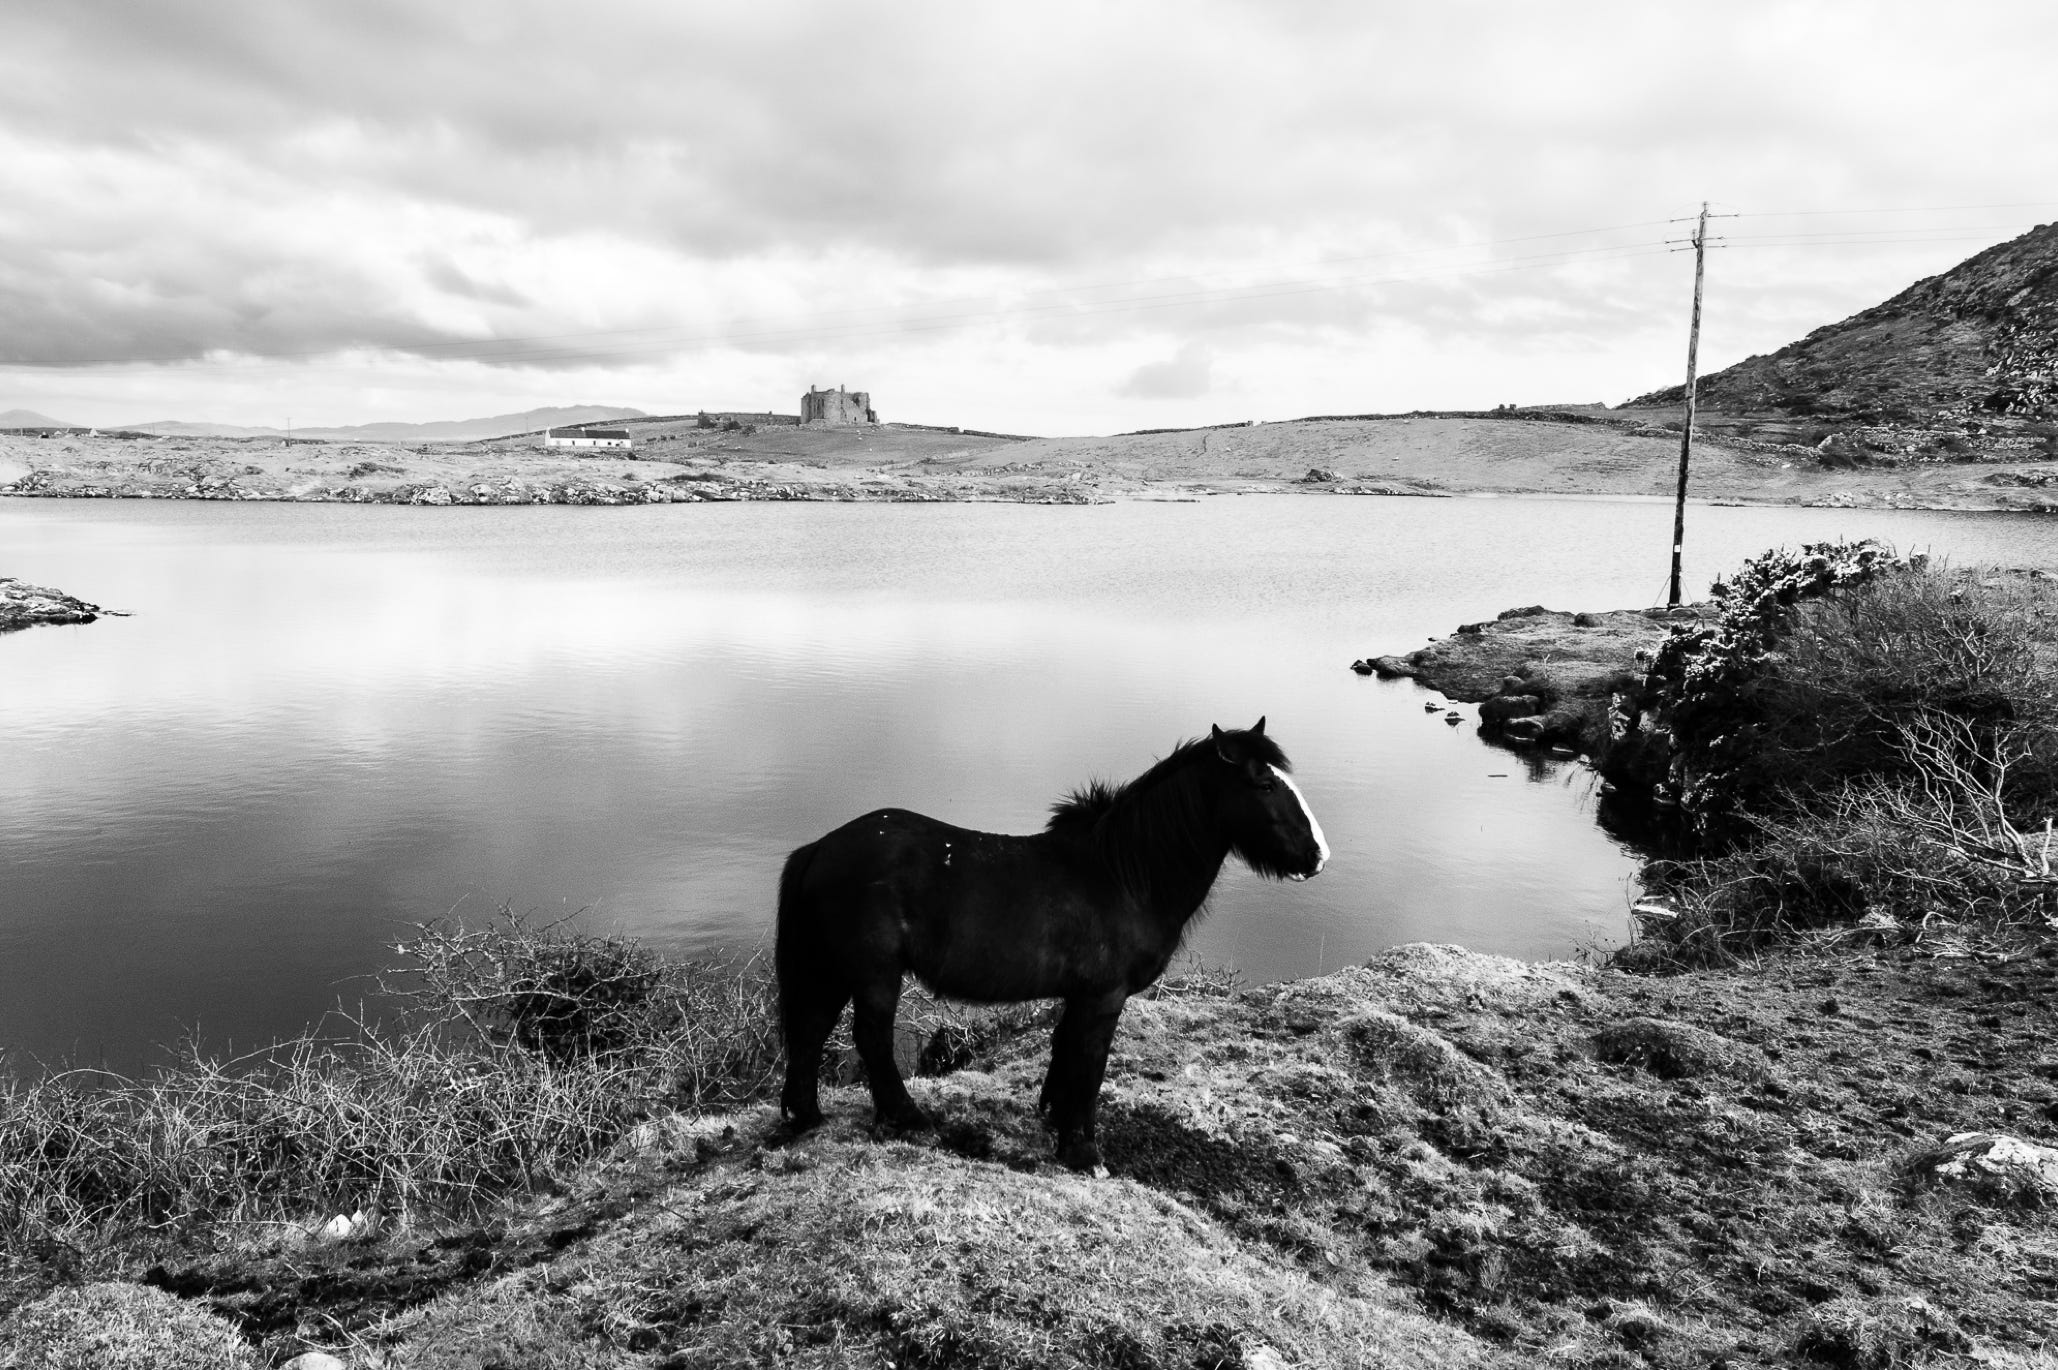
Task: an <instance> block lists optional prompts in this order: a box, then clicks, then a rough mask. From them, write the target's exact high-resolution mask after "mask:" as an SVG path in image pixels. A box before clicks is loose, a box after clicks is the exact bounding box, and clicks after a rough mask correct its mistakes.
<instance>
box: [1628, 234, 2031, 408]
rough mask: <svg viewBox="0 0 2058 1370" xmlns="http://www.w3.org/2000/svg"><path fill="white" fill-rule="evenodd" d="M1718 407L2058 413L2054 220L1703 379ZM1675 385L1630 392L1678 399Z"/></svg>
mask: <svg viewBox="0 0 2058 1370" xmlns="http://www.w3.org/2000/svg"><path fill="white" fill-rule="evenodd" d="M1695 395H1696V398H1697V399H1698V401H1699V403H1700V404H1701V405H1703V406H1705V407H1706V408H1709V409H1713V410H1718V411H1721V412H1724V413H1734V414H1745V413H1756V414H1786V415H1792V416H1795V417H1802V416H1814V417H1820V418H1824V419H1841V420H1848V421H1851V422H1856V423H1872V422H1898V423H1922V422H1927V421H1932V420H1938V419H1942V420H1954V419H1969V418H1974V417H1977V416H1981V415H1994V416H2000V415H2012V416H2015V417H2017V418H2027V419H2042V420H2051V419H2058V224H2040V225H2038V226H2037V227H2036V228H2033V229H2031V230H2030V231H2029V232H2027V233H2025V234H2023V235H2022V236H2021V237H2020V238H2015V239H2011V240H2010V241H2008V242H2005V243H2001V244H1999V245H1997V246H1994V247H1990V248H1988V249H1987V250H1986V251H1984V252H1981V253H1978V254H1976V255H1974V256H1972V257H1968V258H1967V259H1966V260H1964V261H1963V262H1960V263H1959V264H1958V265H1957V266H1954V267H1952V268H1951V269H1950V270H1949V271H1946V272H1945V273H1943V274H1942V275H1941V276H1931V277H1928V278H1926V279H1924V280H1920V281H1917V282H1916V283H1915V284H1914V285H1911V286H1909V287H1908V288H1907V289H1906V290H1904V291H1902V292H1901V293H1900V294H1898V295H1896V296H1894V297H1893V298H1892V299H1890V300H1887V301H1885V302H1884V303H1882V304H1876V305H1874V306H1872V308H1870V309H1867V310H1863V311H1861V312H1859V313H1856V314H1853V315H1852V316H1851V317H1850V318H1848V319H1845V320H1844V321H1843V322H1841V323H1833V324H1830V325H1829V326H1828V327H1826V328H1818V329H1816V330H1815V331H1814V332H1813V333H1810V334H1809V335H1808V336H1807V337H1805V338H1802V339H1801V340H1800V341H1798V342H1792V343H1788V344H1787V345H1786V346H1785V347H1782V348H1780V349H1779V350H1778V351H1777V352H1774V353H1773V354H1771V355H1770V356H1765V357H1748V358H1746V359H1745V360H1743V361H1740V362H1738V363H1737V364H1736V365H1735V366H1732V367H1729V368H1728V369H1726V370H1723V371H1717V372H1716V373H1715V374H1713V375H1711V376H1704V377H1702V378H1701V381H1700V384H1699V385H1698V386H1697V387H1696V390H1695ZM1680 399H1681V387H1680V386H1676V385H1675V386H1671V387H1670V388H1668V389H1665V390H1658V391H1654V392H1652V393H1651V394H1648V395H1642V396H1639V397H1638V398H1636V399H1633V400H1630V401H1629V405H1630V406H1632V407H1639V406H1645V405H1675V404H1678V403H1679V402H1680Z"/></svg>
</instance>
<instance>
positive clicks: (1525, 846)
mask: <svg viewBox="0 0 2058 1370" xmlns="http://www.w3.org/2000/svg"><path fill="white" fill-rule="evenodd" d="M1670 518H1671V511H1670V509H1669V507H1668V506H1666V505H1663V504H1656V503H1648V504H1647V503H1622V502H1603V501H1531V500H1519V501H1518V500H1404V499H1346V498H1314V497H1287V496H1278V497H1245V498H1221V499H1215V500H1211V501H1206V502H1202V503H1195V504H1154V503H1132V504H1117V505H1111V506H1103V507H1097V508H1041V507H1025V506H1012V505H948V506H900V505H786V504H780V505H749V504H742V505H712V506H697V507H660V508H651V509H553V508H509V509H391V508H378V507H371V508H347V507H340V506H333V505H310V506H292V505H214V504H181V503H171V504H148V503H105V504H103V503H86V502H65V503H59V502H54V501H53V502H28V501H0V574H8V575H15V576H19V577H22V578H24V579H27V580H30V581H34V582H39V583H44V584H50V585H55V586H58V587H60V588H63V589H66V590H68V591H70V592H72V593H74V594H78V595H81V596H83V597H84V598H86V599H89V600H93V601H95V602H98V603H101V604H104V605H107V606H109V607H111V608H118V609H123V610H127V611H129V613H130V614H131V616H130V617H127V618H111V619H105V620H102V621H101V622H99V623H95V624H92V625H89V626H86V627H81V628H62V629H55V628H39V629H35V630H32V631H29V632H25V633H17V634H12V635H10V636H8V637H7V638H5V639H0V1046H5V1047H8V1048H12V1049H13V1050H14V1051H15V1052H17V1053H28V1054H32V1055H34V1056H37V1057H40V1058H42V1059H45V1060H50V1059H55V1058H59V1057H66V1056H76V1057H79V1058H82V1059H87V1060H103V1059H104V1060H106V1061H108V1062H109V1063H110V1064H114V1065H117V1066H120V1067H124V1068H127V1067H129V1066H132V1065H133V1064H134V1063H135V1062H136V1061H138V1060H140V1059H141V1058H142V1055H143V1053H144V1052H145V1051H146V1049H147V1047H148V1044H150V1043H152V1042H162V1041H166V1040H170V1039H172V1038H175V1037H177V1036H179V1035H180V1034H181V1033H183V1032H186V1031H189V1030H192V1031H197V1032H198V1033H199V1034H200V1035H201V1036H202V1037H203V1038H205V1039H206V1040H208V1041H210V1042H213V1043H217V1044H223V1043H239V1044H241V1043H254V1042H257V1041H259V1040H263V1039H268V1038H269V1037H271V1036H273V1035H276V1034H279V1033H284V1032H290V1031H295V1030H297V1029H298V1028H300V1027H301V1026H303V1025H304V1024H306V1023H307V1022H309V1021H311V1020H312V1019H314V1018H316V1017H317V1016H319V1015H320V1014H321V1013H322V1012H323V1011H324V1010H325V1009H326V1008H328V1007H330V1006H332V1005H333V1004H335V1003H336V1002H337V1000H338V999H339V998H341V999H345V1000H348V1001H352V1002H354V1001H355V1000H356V999H358V998H359V997H360V996H361V995H362V994H363V993H364V992H365V990H366V982H365V980H364V978H363V977H364V976H365V975H366V974H367V972H369V971H370V970H372V969H373V968H375V967H376V966H378V965H380V964H382V963H383V962H384V961H385V960H387V959H389V958H388V957H387V956H386V954H385V953H384V952H383V950H382V949H383V948H384V947H385V946H386V945H387V944H389V943H391V942H393V941H395V940H397V939H399V938H401V937H403V936H404V935H405V934H406V933H407V931H408V930H409V929H410V927H411V925H412V924H414V923H416V922H418V921H421V920H425V919H430V918H435V917H439V916H442V915H445V914H448V913H451V912H453V911H454V912H455V913H456V914H458V915H459V916H463V917H485V916H487V915H488V914H490V913H491V911H492V910H493V909H494V908H495V907H496V906H498V905H500V904H501V903H503V902H505V903H508V904H511V905H512V906H513V907H514V908H516V909H518V910H522V911H527V912H532V913H535V914H537V915H538V916H546V917H547V916H556V915H558V914H561V913H573V912H577V913H579V916H580V917H581V918H583V919H584V920H585V921H586V922H587V923H589V924H591V925H593V926H596V927H603V928H609V929H620V930H624V931H627V932H630V933H633V934H635V935H637V936H639V937H642V938H644V939H646V940H647V941H649V942H651V943H654V944H656V945H659V946H661V947H664V948H666V949H668V950H673V951H679V952H689V951H700V950H710V949H716V948H728V949H736V948H748V947H749V946H751V945H753V944H755V943H756V942H758V940H759V939H761V938H763V937H764V936H765V935H766V933H767V931H768V928H769V923H770V917H771V903H772V890H773V884H774V881H775V879H776V876H777V872H778V868H779V863H780V861H781V859H782V858H783V857H784V855H785V853H786V852H787V851H788V850H789V849H791V848H792V847H794V846H796V845H798V844H800V843H802V842H805V841H808V840H811V839H812V838H814V837H817V836H819V835H820V834H821V833H822V832H824V831H825V830H827V829H828V828H830V827H832V826H834V825H836V824H837V823H840V822H841V821H843V820H844V819H846V818H848V817H851V816H854V815H855V814H857V813H859V812H861V811H863V810H865V809H867V808H871V807H876V806H879V805H884V804H889V803H890V804H899V805H904V806H908V807H912V808H916V809H921V810H924V811H926V812H928V813H931V814H934V815H936V816H937V817H940V818H944V819H947V820H949V821H951V822H955V823H960V824H965V825H968V826H973V827H983V828H991V829H999V830H1007V831H1018V832H1019V831H1026V830H1029V829H1032V828H1034V827H1036V826H1039V825H1040V824H1041V822H1042V819H1043V815H1044V811H1045V808H1046V807H1047V805H1048V804H1049V803H1050V802H1051V801H1052V800H1054V799H1055V798H1057V797H1058V796H1059V795H1061V794H1062V793H1063V792H1064V791H1066V790H1067V789H1069V788H1071V787H1072V786H1074V785H1077V784H1079V783H1081V782H1083V781H1084V780H1086V779H1087V778H1089V777H1090V776H1095V775H1100V776H1106V777H1110V778H1116V779H1125V778H1127V777H1129V776H1131V775H1133V774H1135V773H1136V772H1138V771H1140V770H1142V769H1143V768H1144V767H1145V766H1147V765H1148V764H1149V763H1150V762H1151V761H1152V760H1154V759H1155V758H1156V757H1158V756H1160V755H1162V754H1163V753H1164V752H1165V751H1167V750H1169V749H1170V748H1171V747H1172V746H1174V745H1175V744H1176V743H1177V742H1179V741H1180V740H1181V739H1183V738H1185V737H1188V736H1191V735H1193V734H1195V733H1199V732H1202V731H1204V730H1205V729H1206V728H1207V727H1208V725H1209V724H1210V723H1220V724H1222V725H1223V726H1225V727H1228V726H1248V725H1249V724H1250V723H1251V722H1252V721H1254V720H1255V719H1256V718H1257V717H1258V716H1259V715H1260V714H1263V715H1265V716H1266V717H1267V718H1268V719H1269V720H1270V722H1269V724H1268V728H1269V730H1270V731H1271V732H1272V733H1273V734H1274V735H1275V736H1276V737H1278V738H1279V739H1280V741H1281V742H1282V743H1283V744H1284V745H1285V746H1286V748H1287V749H1288V751H1289V752H1290V754H1291V755H1292V756H1293V758H1294V760H1295V762H1296V767H1297V770H1298V773H1299V776H1300V779H1301V782H1302V787H1303V789H1304V790H1305V792H1306V793H1307V795H1308V798H1309V800H1310V802H1311V804H1312V805H1313V806H1314V808H1315V810H1316V812H1317V814H1318V815H1319V816H1320V817H1321V819H1322V822H1323V825H1324V827H1325V828H1326V829H1327V831H1328V835H1329V838H1330V841H1331V843H1332V845H1333V846H1334V847H1335V849H1336V854H1335V857H1334V859H1333V860H1332V862H1331V864H1330V866H1329V868H1328V870H1327V871H1325V872H1324V874H1323V875H1322V876H1321V877H1320V878H1319V879H1317V880H1314V881H1311V882H1309V883H1307V884H1305V885H1287V886H1282V885H1275V884H1269V883H1265V882H1261V881H1259V880H1257V879H1256V878H1254V877H1252V876H1250V875H1249V874H1248V873H1247V872H1244V871H1242V870H1241V868H1240V867H1238V868H1235V869H1234V870H1233V871H1232V873H1231V874H1229V875H1228V876H1226V877H1225V879H1224V881H1223V883H1222V884H1221V885H1220V886H1219V887H1218V889H1217V894H1216V897H1215V900H1214V902H1213V905H1212V910H1211V913H1210V915H1209V916H1208V918H1207V920H1206V921H1205V922H1204V923H1202V924H1201V925H1200V927H1199V929H1198V931H1197V932H1196V934H1195V936H1194V937H1193V939H1192V945H1193V947H1194V948H1195V949H1196V950H1197V951H1198V952H1200V953H1201V954H1202V955H1203V956H1204V957H1205V958H1207V959H1208V960H1210V961H1216V962H1230V963H1233V964H1235V965H1237V966H1238V967H1240V968H1241V969H1242V970H1243V971H1244V972H1245V973H1246V974H1248V975H1250V976H1251V977H1253V978H1256V979H1267V978H1276V977H1283V976H1290V975H1299V974H1307V973H1312V972H1315V971H1317V970H1320V969H1325V968H1328V969H1333V968H1335V967H1337V966H1339V965H1343V964H1345V963H1347V962H1349V961H1351V960H1353V959H1357V958H1362V957H1363V956H1365V955H1367V954H1369V953H1370V952H1372V951H1374V950H1376V949H1378V948H1380V947H1384V946H1388V945H1392V944H1394V943H1398V942H1406V941H1414V940H1421V939H1430V940H1436V941H1444V942H1456V943H1461V944H1463V945H1466V946H1469V947H1472V948H1475V949H1479V950H1487V951H1495V952H1502V953H1507V954H1511V955H1517V956H1525V957H1549V956H1562V955H1566V954H1568V953H1571V952H1573V951H1575V950H1576V949H1577V948H1579V947H1580V946H1581V945H1594V944H1599V945H1610V944H1613V943H1616V942H1619V941H1620V940H1621V939H1622V937H1623V936H1624V935H1625V932H1626V926H1625V909H1626V907H1627V892H1628V887H1629V881H1630V877H1631V874H1632V872H1633V870H1634V867H1635V859H1634V857H1633V855H1632V854H1631V853H1629V852H1627V851H1625V850H1624V849H1622V848H1621V847H1620V846H1618V844H1616V843H1615V842H1614V841H1612V840H1611V839H1610V838H1609V837H1608V836H1607V835H1606V834H1604V833H1603V832H1601V831H1600V830H1599V829H1598V828H1597V827H1596V825H1595V824H1594V822H1593V816H1592V786H1591V777H1590V776H1589V774H1588V773H1587V772H1586V771H1585V770H1583V769H1582V768H1580V767H1578V766H1576V765H1569V764H1564V763H1553V762H1541V763H1536V762H1525V761H1524V760H1523V759H1522V758H1519V757H1516V756H1513V755H1511V754H1509V753H1506V752H1500V751H1495V750H1492V749H1490V748H1487V747H1485V746H1484V745H1482V744H1481V743H1480V742H1479V741H1478V740H1477V739H1476V738H1475V737H1474V736H1473V735H1472V729H1471V727H1470V726H1466V727H1462V728H1455V729H1454V728H1449V727H1446V726H1444V724H1443V723H1442V722H1441V721H1440V719H1439V717H1438V716H1436V715H1432V714H1427V713H1425V712H1424V711H1423V708H1422V702H1423V700H1424V698H1425V695H1424V694H1423V693H1422V692H1421V691H1419V690H1417V689H1416V688H1415V687H1414V686H1412V685H1409V684H1405V683H1401V684H1382V683H1380V682H1376V681H1369V680H1362V679H1359V678H1358V677H1356V676H1353V675H1352V674H1350V672H1349V671H1348V670H1347V669H1346V666H1347V664H1348V663H1349V661H1350V660H1351V659H1352V658H1354V657H1358V656H1363V655H1366V654H1368V653H1374V652H1385V651H1399V650H1406V649H1408V648H1409V647H1412V646H1415V645H1419V644H1420V643H1421V642H1422V641H1423V640H1424V639H1426V638H1427V637H1429V636H1432V635H1441V634H1443V633H1446V632H1448V631H1449V630H1450V629H1451V628H1452V627H1453V626H1455V625H1456V624H1457V623H1459V622H1461V621H1465V620H1469V619H1476V618H1484V617H1490V616H1491V615H1492V614H1494V613H1496V612H1498V611H1499V610H1501V609H1503V608H1507V607H1509V606H1511V605H1515V604H1529V603H1537V602H1541V603H1546V604H1550V605H1553V606H1555V607H1566V608H1608V607H1617V606H1627V605H1637V604H1648V603H1653V602H1655V601H1657V600H1658V599H1660V598H1662V595H1663V590H1664V579H1665V558H1666V548H1667V546H1668V545H1669V533H1670ZM1861 533H1870V534H1876V535H1881V536H1885V537H1888V538H1890V539H1892V540H1894V541H1895V542H1896V543H1897V544H1898V545H1899V546H1901V547H1903V548H1904V549H1910V548H1928V549H1933V550H1935V551H1938V552H1941V553H1945V554H1947V555H1949V556H1952V557H1953V558H1955V559H1958V560H1961V561H1975V560H1995V561H2002V562H2008V563H2018V564H2036V565H2045V566H2052V565H2054V564H2058V538H2054V537H2053V525H2051V524H2049V523H2047V522H2041V521H2038V520H2037V519H2035V518H2033V517H2025V516H2007V515H1938V514H1902V513H1886V512H1877V511H1841V510H1771V509H1712V508H1707V509H1696V510H1695V511H1693V514H1692V521H1691V523H1690V527H1689V565H1688V572H1689V575H1688V580H1689V585H1690V588H1691V589H1693V590H1694V591H1696V592H1698V591H1699V590H1701V589H1702V588H1704V587H1705V586H1706V584H1707V582H1708V580H1709V579H1710V578H1711V576H1713V575H1714V574H1717V573H1719V572H1721V571H1724V570H1727V569H1729V568H1730V567H1731V566H1733V565H1734V564H1735V563H1736V561H1738V560H1739V559H1740V558H1741V557H1743V556H1745V555H1748V554H1750V553H1752V552H1755V551H1758V550H1761V549H1762V548H1764V547H1766V546H1770V545H1773V544H1777V543H1782V542H1787V543H1791V542H1797V541H1801V540H1805V539H1812V538H1817V537H1824V536H1831V535H1856V534H1861Z"/></svg>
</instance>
